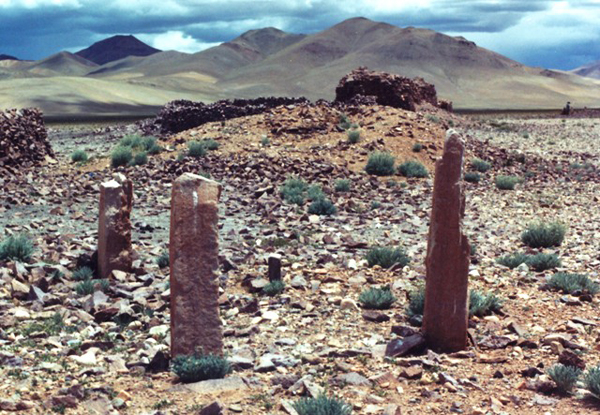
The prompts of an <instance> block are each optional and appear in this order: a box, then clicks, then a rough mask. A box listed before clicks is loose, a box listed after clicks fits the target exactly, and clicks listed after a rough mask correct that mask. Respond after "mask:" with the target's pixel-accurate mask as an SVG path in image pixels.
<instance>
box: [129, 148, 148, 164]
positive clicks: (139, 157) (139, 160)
mask: <svg viewBox="0 0 600 415" xmlns="http://www.w3.org/2000/svg"><path fill="white" fill-rule="evenodd" d="M146 163H148V154H147V153H146V152H145V151H142V152H141V153H137V154H136V155H135V156H134V157H133V160H131V161H130V162H129V164H130V165H132V166H141V165H143V164H146Z"/></svg>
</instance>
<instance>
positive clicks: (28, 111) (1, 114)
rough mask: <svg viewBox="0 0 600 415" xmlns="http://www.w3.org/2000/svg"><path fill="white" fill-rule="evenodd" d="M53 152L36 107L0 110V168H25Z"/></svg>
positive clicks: (40, 113)
mask: <svg viewBox="0 0 600 415" xmlns="http://www.w3.org/2000/svg"><path fill="white" fill-rule="evenodd" d="M46 156H50V157H53V156H54V153H53V151H52V147H51V146H50V142H49V141H48V134H47V132H46V127H45V125H44V120H43V118H42V112H41V111H40V110H38V109H37V108H24V109H19V110H16V109H13V110H7V111H0V169H10V170H12V169H13V168H19V169H22V168H28V167H31V166H34V165H37V164H39V163H40V162H42V161H44V159H45V158H46Z"/></svg>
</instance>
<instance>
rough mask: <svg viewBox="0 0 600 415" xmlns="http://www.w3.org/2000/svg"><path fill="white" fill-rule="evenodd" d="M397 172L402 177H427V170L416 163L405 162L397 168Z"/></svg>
mask: <svg viewBox="0 0 600 415" xmlns="http://www.w3.org/2000/svg"><path fill="white" fill-rule="evenodd" d="M398 172H399V173H400V174H401V175H403V176H404V177H419V178H423V177H428V176H429V172H428V171H427V168H426V167H425V166H424V165H423V164H421V163H419V162H418V161H407V162H405V163H402V164H401V165H400V166H398Z"/></svg>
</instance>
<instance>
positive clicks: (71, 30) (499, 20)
mask: <svg viewBox="0 0 600 415" xmlns="http://www.w3.org/2000/svg"><path fill="white" fill-rule="evenodd" d="M357 16H362V17H366V18H369V19H371V20H375V21H381V22H386V23H390V24H393V25H396V26H400V27H406V26H415V27H422V28H427V29H432V30H436V31H439V32H442V33H445V34H448V35H451V36H459V35H460V36H464V37H465V38H467V39H469V40H471V41H474V42H476V43H477V44H478V45H479V46H482V47H485V48H487V49H491V50H493V51H495V52H498V53H501V54H503V55H505V56H507V57H509V58H512V59H514V60H517V61H519V62H521V63H524V64H526V65H530V66H541V67H544V68H550V69H565V70H568V69H574V68H576V67H578V66H580V65H582V64H585V63H588V62H591V61H595V60H600V0H573V1H557V0H470V1H467V0H417V1H413V0H352V1H340V0H278V1H272V0H231V1H227V0H221V1H213V0H177V1H175V0H159V1H157V0H102V1H97V0H0V54H9V55H13V56H16V57H18V58H20V59H41V58H44V57H46V56H49V55H51V54H53V53H56V52H59V51H62V50H67V51H71V52H75V51H78V50H80V49H84V48H86V47H87V46H90V45H91V44H92V43H94V42H97V41H99V40H102V39H105V38H107V37H110V36H113V35H117V34H125V35H129V34H132V35H134V36H136V37H138V38H139V39H140V40H142V41H144V42H146V43H148V44H149V45H151V46H154V47H156V48H158V49H162V50H179V51H181V52H188V53H193V52H198V51H200V50H203V49H206V48H208V47H211V46H215V45H217V44H219V43H222V42H226V41H229V40H232V39H233V38H235V37H237V36H239V35H240V34H242V33H243V32H245V31H247V30H251V29H260V28H263V27H270V26H273V27H276V28H278V29H281V30H284V31H286V32H291V33H305V34H311V33H316V32H318V31H321V30H324V29H326V28H328V27H330V26H333V25H334V24H336V23H339V22H341V21H343V20H345V19H348V18H352V17H357Z"/></svg>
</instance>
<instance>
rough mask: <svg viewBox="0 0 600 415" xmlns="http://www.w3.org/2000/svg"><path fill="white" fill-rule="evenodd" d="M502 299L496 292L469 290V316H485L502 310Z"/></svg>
mask: <svg viewBox="0 0 600 415" xmlns="http://www.w3.org/2000/svg"><path fill="white" fill-rule="evenodd" d="M501 308H502V300H501V299H500V298H499V297H498V296H496V294H494V293H489V292H488V293H484V292H481V291H478V290H471V291H470V292H469V317H473V316H477V317H483V316H486V315H489V314H492V313H493V312H495V311H500V309H501Z"/></svg>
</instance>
